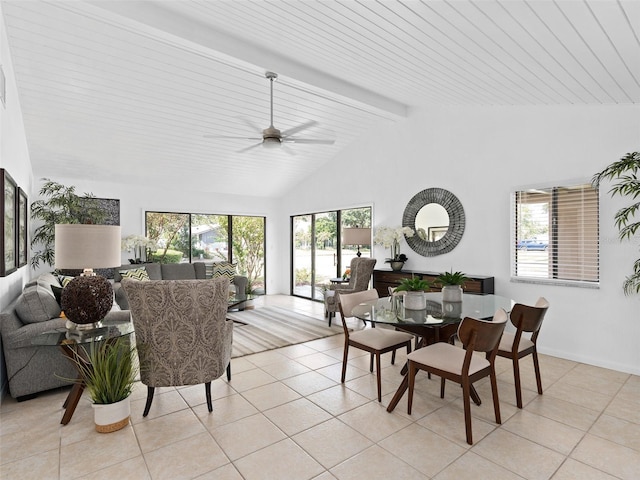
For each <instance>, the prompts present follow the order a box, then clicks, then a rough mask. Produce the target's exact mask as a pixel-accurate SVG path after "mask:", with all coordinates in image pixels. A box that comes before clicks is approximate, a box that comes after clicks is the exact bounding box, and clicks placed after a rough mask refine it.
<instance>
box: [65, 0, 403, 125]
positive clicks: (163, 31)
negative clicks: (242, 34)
mask: <svg viewBox="0 0 640 480" xmlns="http://www.w3.org/2000/svg"><path fill="white" fill-rule="evenodd" d="M71 5H73V9H76V8H78V7H79V8H81V9H82V10H83V13H84V14H87V15H91V16H92V17H93V18H96V19H99V20H102V21H105V22H108V23H110V24H112V25H116V26H119V27H121V28H127V29H130V30H131V31H135V32H137V33H139V34H143V35H147V36H148V37H150V38H154V39H155V40H158V41H163V42H166V43H168V44H170V45H173V46H177V47H181V48H185V49H188V50H189V51H191V52H195V53H199V54H201V55H205V56H207V57H210V58H213V59H215V60H217V61H221V62H225V63H227V64H230V65H235V66H237V67H239V68H243V69H245V70H247V71H249V72H251V73H253V74H256V73H257V72H256V70H257V69H260V70H261V71H260V72H259V74H260V75H264V71H262V70H270V71H274V72H277V73H278V74H279V75H281V76H285V77H288V78H289V79H291V80H293V81H294V82H301V83H302V84H304V85H306V86H307V89H308V90H309V91H310V92H313V93H316V94H319V95H322V94H323V93H324V94H326V93H330V94H331V96H334V97H335V96H337V97H338V99H337V100H339V101H341V102H344V103H347V104H349V105H353V106H356V107H358V108H364V109H366V110H367V111H371V112H373V113H378V114H382V115H383V116H386V117H388V116H393V117H406V116H407V112H408V106H407V105H405V104H403V103H401V102H397V101H395V100H392V99H390V98H388V97H385V96H382V95H379V94H377V93H374V92H371V91H369V90H366V89H363V88H360V87H358V86H356V85H353V84H351V83H349V82H345V81H343V80H341V79H339V78H337V77H334V76H332V75H329V74H328V73H326V72H324V71H320V70H316V69H314V68H312V67H309V66H307V65H304V64H302V63H300V62H298V61H296V60H294V59H291V58H287V57H284V56H282V55H281V54H279V53H276V52H273V51H271V50H269V49H268V48H265V47H263V46H261V45H257V44H255V43H252V42H247V41H246V40H242V39H240V38H238V37H234V36H232V35H229V34H228V33H226V32H222V31H219V30H217V29H215V28H212V27H211V26H210V25H206V24H204V23H202V22H199V21H197V20H193V19H190V18H187V17H185V16H183V15H179V14H177V13H175V12H173V11H170V10H168V9H166V8H163V7H161V6H160V5H158V4H156V3H154V2H139V1H127V2H113V1H90V2H87V3H84V2H82V3H78V2H73V3H72V4H71ZM298 86H299V87H303V85H301V84H298Z"/></svg>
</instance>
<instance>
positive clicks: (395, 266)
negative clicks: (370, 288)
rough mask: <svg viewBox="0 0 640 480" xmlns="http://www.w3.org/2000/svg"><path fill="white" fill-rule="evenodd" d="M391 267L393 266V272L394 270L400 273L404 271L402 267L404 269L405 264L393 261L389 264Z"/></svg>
mask: <svg viewBox="0 0 640 480" xmlns="http://www.w3.org/2000/svg"><path fill="white" fill-rule="evenodd" d="M389 265H390V266H391V270H393V271H394V272H399V271H400V270H402V267H404V262H400V261H396V262H394V261H391V262H389Z"/></svg>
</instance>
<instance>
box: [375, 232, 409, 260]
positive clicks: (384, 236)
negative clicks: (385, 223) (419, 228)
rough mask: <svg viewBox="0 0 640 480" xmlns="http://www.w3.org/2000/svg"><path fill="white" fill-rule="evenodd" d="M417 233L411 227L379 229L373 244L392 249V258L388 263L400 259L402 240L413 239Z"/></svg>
mask: <svg viewBox="0 0 640 480" xmlns="http://www.w3.org/2000/svg"><path fill="white" fill-rule="evenodd" d="M415 233H416V232H415V231H414V230H413V229H412V228H411V227H378V228H376V233H375V235H374V236H373V243H376V244H378V245H383V246H384V247H385V248H390V249H391V258H390V259H389V260H387V261H391V260H395V259H399V258H400V240H402V238H405V237H406V238H410V237H413V236H414V235H415ZM405 261H406V256H405Z"/></svg>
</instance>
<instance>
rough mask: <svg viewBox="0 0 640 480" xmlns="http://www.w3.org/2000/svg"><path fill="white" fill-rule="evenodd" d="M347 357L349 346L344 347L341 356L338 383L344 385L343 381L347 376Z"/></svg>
mask: <svg viewBox="0 0 640 480" xmlns="http://www.w3.org/2000/svg"><path fill="white" fill-rule="evenodd" d="M348 356H349V344H348V343H347V344H345V346H344V354H343V355H342V378H341V380H340V382H342V383H344V379H345V377H346V375H347V357H348Z"/></svg>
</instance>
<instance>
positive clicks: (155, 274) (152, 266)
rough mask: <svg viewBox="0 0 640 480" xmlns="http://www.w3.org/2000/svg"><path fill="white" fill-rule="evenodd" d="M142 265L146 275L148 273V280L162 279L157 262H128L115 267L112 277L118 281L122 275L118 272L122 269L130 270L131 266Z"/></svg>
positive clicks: (138, 266)
mask: <svg viewBox="0 0 640 480" xmlns="http://www.w3.org/2000/svg"><path fill="white" fill-rule="evenodd" d="M141 267H144V268H145V270H146V271H147V275H149V280H162V271H161V270H160V264H159V263H144V264H128V265H121V266H120V267H118V268H116V269H115V270H114V273H113V279H114V281H116V282H120V281H121V280H122V275H120V272H121V271H122V270H131V269H132V268H141Z"/></svg>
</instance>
